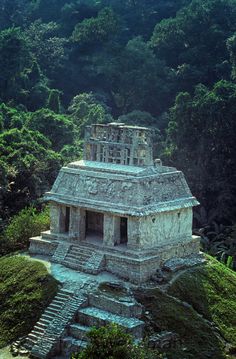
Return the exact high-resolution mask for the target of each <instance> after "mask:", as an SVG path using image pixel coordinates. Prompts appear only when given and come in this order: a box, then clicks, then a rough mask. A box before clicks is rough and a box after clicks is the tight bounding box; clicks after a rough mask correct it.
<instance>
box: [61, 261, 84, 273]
mask: <svg viewBox="0 0 236 359" xmlns="http://www.w3.org/2000/svg"><path fill="white" fill-rule="evenodd" d="M62 264H63V265H64V266H66V267H69V268H72V269H76V270H78V271H83V266H82V265H81V264H79V263H77V264H75V263H72V262H69V261H66V260H64V261H63V262H62Z"/></svg>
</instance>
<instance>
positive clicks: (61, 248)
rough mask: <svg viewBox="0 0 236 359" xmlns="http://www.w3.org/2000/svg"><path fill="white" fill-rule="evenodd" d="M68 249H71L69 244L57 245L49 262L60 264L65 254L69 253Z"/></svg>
mask: <svg viewBox="0 0 236 359" xmlns="http://www.w3.org/2000/svg"><path fill="white" fill-rule="evenodd" d="M70 247H71V245H70V244H67V243H59V245H58V247H57V249H56V250H55V252H54V254H53V256H52V259H51V261H52V262H54V263H61V262H62V261H63V260H64V259H65V257H66V255H67V253H68V252H69V249H70Z"/></svg>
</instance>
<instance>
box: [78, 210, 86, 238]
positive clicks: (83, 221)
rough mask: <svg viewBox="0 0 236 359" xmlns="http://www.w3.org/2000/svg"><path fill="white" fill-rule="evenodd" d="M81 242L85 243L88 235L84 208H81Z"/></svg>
mask: <svg viewBox="0 0 236 359" xmlns="http://www.w3.org/2000/svg"><path fill="white" fill-rule="evenodd" d="M78 212H79V218H78V221H79V240H80V241H84V240H85V235H86V211H85V209H83V208H79V211H78Z"/></svg>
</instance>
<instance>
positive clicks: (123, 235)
mask: <svg viewBox="0 0 236 359" xmlns="http://www.w3.org/2000/svg"><path fill="white" fill-rule="evenodd" d="M127 222H128V221H127V218H125V217H121V219H120V243H121V244H127V242H128V230H127Z"/></svg>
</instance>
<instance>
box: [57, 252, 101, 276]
mask: <svg viewBox="0 0 236 359" xmlns="http://www.w3.org/2000/svg"><path fill="white" fill-rule="evenodd" d="M104 260H105V256H104V254H103V253H100V252H98V251H95V250H94V249H90V248H85V247H83V246H74V245H72V246H71V247H70V249H69V250H68V251H67V254H66V256H65V258H64V259H63V260H62V261H61V264H63V265H65V266H66V267H69V268H72V269H75V270H78V271H81V272H85V273H90V274H98V273H100V272H101V271H102V270H103V269H104Z"/></svg>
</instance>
